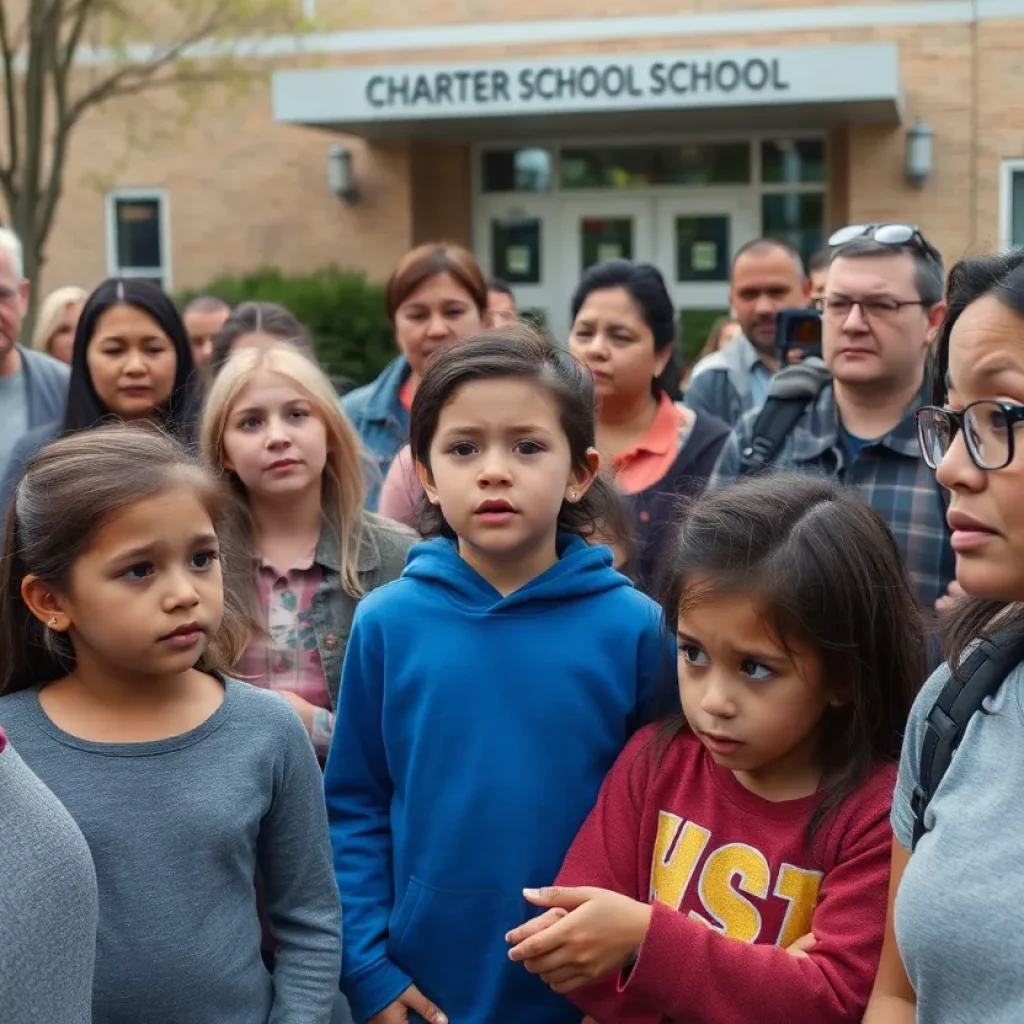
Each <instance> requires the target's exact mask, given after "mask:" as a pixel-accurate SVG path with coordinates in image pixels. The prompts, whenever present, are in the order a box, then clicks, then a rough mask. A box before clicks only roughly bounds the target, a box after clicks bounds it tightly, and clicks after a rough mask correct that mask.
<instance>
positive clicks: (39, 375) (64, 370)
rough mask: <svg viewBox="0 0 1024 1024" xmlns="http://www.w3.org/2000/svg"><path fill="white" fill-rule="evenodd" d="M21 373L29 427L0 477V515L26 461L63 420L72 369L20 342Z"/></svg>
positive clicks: (19, 440) (45, 441) (48, 438)
mask: <svg viewBox="0 0 1024 1024" xmlns="http://www.w3.org/2000/svg"><path fill="white" fill-rule="evenodd" d="M18 353H19V354H20V355H21V373H22V377H23V378H24V380H25V398H26V403H27V406H28V430H27V431H26V432H25V433H24V434H22V435H21V437H20V438H19V439H18V441H17V443H16V444H15V445H14V448H13V449H12V451H11V457H10V460H9V462H8V464H7V469H6V471H5V472H4V474H3V476H2V478H0V516H2V515H3V513H4V510H5V509H6V508H7V504H8V502H9V501H10V500H11V497H12V495H13V494H14V486H15V484H16V483H17V482H18V480H19V478H20V477H21V471H22V469H23V468H24V466H25V463H26V462H28V460H29V459H30V458H32V456H33V455H35V453H36V452H37V451H38V450H39V449H40V448H42V447H43V445H45V444H48V443H49V442H50V441H52V440H53V438H55V437H56V436H57V434H58V433H59V432H60V426H61V423H62V422H63V420H64V406H65V404H66V403H67V397H68V382H69V381H70V379H71V369H70V367H68V366H66V365H65V364H64V363H61V362H58V361H57V360H56V359H53V358H52V357H51V356H48V355H44V354H43V353H42V352H36V351H34V350H33V349H30V348H24V347H23V346H21V345H19V346H18Z"/></svg>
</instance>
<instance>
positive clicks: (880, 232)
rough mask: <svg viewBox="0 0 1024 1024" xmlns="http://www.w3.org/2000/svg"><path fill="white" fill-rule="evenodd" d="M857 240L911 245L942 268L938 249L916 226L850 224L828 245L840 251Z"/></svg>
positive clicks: (832, 238) (829, 241)
mask: <svg viewBox="0 0 1024 1024" xmlns="http://www.w3.org/2000/svg"><path fill="white" fill-rule="evenodd" d="M857 238H870V239H872V240H874V241H876V242H881V244H882V245H892V246H903V245H911V246H913V247H914V248H915V249H917V250H918V252H921V253H924V255H925V256H927V257H928V258H929V259H931V260H934V261H935V262H936V263H937V264H938V265H939V266H940V267H941V266H942V257H941V256H940V255H939V251H938V249H936V248H935V246H933V245H932V244H931V243H930V242H929V241H928V239H926V238H925V237H924V235H922V234H921V231H920V229H919V228H918V227H917V225H916V224H848V225H847V226H846V227H845V228H840V229H839V230H838V231H836V232H833V234H832V235H831V236H830V237H829V240H828V244H829V247H830V248H832V249H838V248H841V247H842V246H844V245H847V244H848V243H850V242H852V241H854V240H855V239H857Z"/></svg>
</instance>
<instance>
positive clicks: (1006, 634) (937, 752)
mask: <svg viewBox="0 0 1024 1024" xmlns="http://www.w3.org/2000/svg"><path fill="white" fill-rule="evenodd" d="M1022 660H1024V633H1022V632H1021V630H1020V629H1019V627H1018V628H1015V629H1004V630H1003V631H1001V632H997V633H993V634H992V635H991V636H988V637H986V638H985V639H984V640H982V641H981V643H980V644H978V646H977V647H976V648H975V649H974V650H973V651H972V652H971V654H970V656H969V657H968V658H967V660H966V661H965V662H964V664H963V665H962V666H961V668H960V671H959V672H957V673H952V674H951V675H950V677H949V680H948V681H947V682H946V685H945V686H943V688H942V692H941V693H940V694H939V697H938V700H936V702H935V704H934V705H933V706H932V709H931V711H929V712H928V718H927V719H926V720H925V732H924V739H923V741H922V743H921V765H920V771H919V778H918V784H917V786H916V787H915V789H914V794H913V796H912V797H911V801H910V809H911V811H912V812H913V815H914V837H913V841H912V843H911V849H912V850H913V849H915V848H916V847H917V844H918V842H919V841H920V839H921V837H922V836H923V835H924V834H925V832H927V831H928V829H927V827H926V826H925V823H924V815H925V811H926V810H927V809H928V805H929V804H930V803H931V801H932V798H933V797H934V796H935V791H936V790H937V789H938V788H939V783H940V782H941V781H942V778H943V776H944V775H945V774H946V772H947V771H948V769H949V766H950V763H951V762H952V760H953V755H954V754H955V753H956V749H957V747H958V746H960V741H961V740H962V739H963V738H964V733H965V732H966V731H967V726H968V724H969V723H970V721H971V719H972V718H973V717H974V715H975V714H977V712H979V711H980V710H981V709H982V706H983V704H984V702H985V699H986V698H987V697H990V696H991V695H992V694H993V693H995V692H996V690H998V689H999V687H1000V686H1001V685H1002V683H1003V680H1005V679H1006V677H1007V676H1008V675H1009V674H1010V672H1011V671H1012V670H1013V669H1014V668H1016V666H1017V665H1018V664H1020V662H1021V661H1022Z"/></svg>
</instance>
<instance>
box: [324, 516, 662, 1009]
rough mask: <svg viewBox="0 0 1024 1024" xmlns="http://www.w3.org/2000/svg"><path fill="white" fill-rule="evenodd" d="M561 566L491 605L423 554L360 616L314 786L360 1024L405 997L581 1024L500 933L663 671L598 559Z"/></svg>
mask: <svg viewBox="0 0 1024 1024" xmlns="http://www.w3.org/2000/svg"><path fill="white" fill-rule="evenodd" d="M558 546H559V561H558V562H556V563H555V564H554V565H553V566H551V568H550V569H548V570H547V571H546V572H544V573H542V574H541V575H540V576H538V577H537V578H536V579H534V580H532V581H531V582H530V583H528V584H526V585H525V586H524V587H522V588H521V589H519V590H517V591H516V592H515V593H513V594H510V595H509V596H508V597H503V596H502V595H501V594H500V593H498V591H496V590H495V589H494V588H493V587H492V586H491V585H490V584H489V583H488V582H487V581H486V580H484V579H483V577H481V576H480V575H479V574H478V573H477V572H476V571H475V570H473V569H472V568H470V566H469V565H468V564H467V563H466V562H465V561H463V559H462V558H461V557H460V556H459V554H458V551H457V550H456V547H455V545H454V544H453V543H451V542H449V541H446V540H434V541H427V542H425V543H422V544H417V545H416V546H415V547H413V548H412V550H411V551H410V552H409V558H408V562H407V564H406V568H405V572H404V573H403V574H402V576H401V578H399V579H398V580H395V581H394V582H393V583H390V584H388V585H387V586H385V587H381V588H379V589H378V590H375V591H373V592H372V593H370V594H368V595H367V596H366V597H365V598H363V600H362V601H361V602H360V605H359V608H358V610H357V612H356V616H355V620H354V623H353V626H352V633H351V636H350V638H349V642H348V650H347V653H346V657H345V666H344V669H343V671H342V677H341V678H342V682H341V694H340V698H339V703H338V715H337V721H336V725H335V731H334V740H333V742H332V744H331V752H330V756H329V757H328V760H327V766H326V771H325V776H324V786H325V789H326V794H327V810H328V814H329V817H330V823H331V842H332V845H333V847H334V866H335V872H336V874H337V878H338V887H339V889H340V891H341V900H342V908H343V910H342V913H343V921H344V925H343V928H342V936H343V956H342V977H341V987H342V989H343V990H344V992H345V994H346V995H347V996H348V998H349V1002H350V1004H351V1006H352V1011H353V1014H354V1016H355V1018H356V1020H357V1021H360V1022H362V1021H366V1020H368V1019H369V1018H370V1017H372V1016H373V1015H374V1014H376V1013H379V1012H380V1011H381V1010H382V1009H384V1007H386V1006H387V1005H388V1004H389V1003H391V1002H393V1001H394V1000H395V999H396V998H397V997H398V996H399V995H400V994H401V993H402V992H403V991H404V990H405V989H406V988H407V987H408V986H409V985H411V984H414V983H415V984H416V986H417V987H418V988H419V989H420V991H421V992H423V994H424V995H425V996H426V997H427V998H428V999H430V1000H432V1001H433V1002H434V1004H435V1005H436V1006H438V1007H439V1008H440V1009H441V1010H442V1011H443V1012H444V1013H445V1014H446V1015H447V1016H448V1019H449V1020H450V1021H451V1022H452V1024H508V1022H510V1021H513V1022H517V1024H518V1022H524V1024H525V1022H529V1024H579V1018H580V1013H579V1010H577V1009H575V1008H574V1007H572V1006H571V1005H570V1004H569V1003H568V1002H567V1001H565V1000H564V999H563V998H562V997H561V996H558V995H555V994H554V993H552V991H551V990H550V989H549V988H548V987H547V985H545V984H544V982H543V981H542V980H541V979H540V978H538V977H536V976H534V975H532V974H530V973H529V972H527V971H526V969H525V968H524V967H523V966H522V965H521V964H515V963H512V962H511V961H510V960H509V959H508V950H509V946H508V944H507V943H506V942H505V933H506V932H508V931H509V930H510V929H512V928H515V927H517V926H518V925H520V924H522V923H523V922H524V921H526V920H528V919H529V918H531V917H534V916H535V915H536V914H537V913H538V911H537V910H536V908H534V907H532V906H531V905H530V904H528V903H527V902H526V901H525V900H524V899H523V896H522V890H523V889H524V888H530V887H537V886H543V885H549V884H551V883H552V882H553V881H554V879H555V876H556V874H557V873H558V870H559V868H560V867H561V864H562V859H563V858H564V856H565V854H566V852H567V851H568V849H569V846H570V844H571V843H572V841H573V839H574V838H575V836H576V832H577V831H578V829H579V828H580V826H581V825H582V823H583V820H584V818H585V817H586V816H587V814H588V813H589V812H590V810H591V809H592V807H593V806H594V803H595V801H596V798H597V793H598V789H599V788H600V786H601V782H602V781H603V779H604V777H605V774H606V773H607V771H608V769H609V768H611V766H612V763H613V762H614V760H615V758H616V757H617V755H618V754H619V753H620V751H621V750H622V748H623V746H624V745H625V743H626V741H627V739H628V738H629V737H630V735H631V734H632V733H633V732H634V731H635V729H636V728H637V726H638V724H640V723H641V722H643V721H644V720H646V719H648V718H649V717H650V712H651V708H652V704H653V702H655V701H656V700H657V696H656V695H657V694H658V693H659V692H664V691H663V689H662V688H663V687H664V686H665V685H666V683H668V684H669V685H670V686H671V685H672V684H671V682H670V680H671V678H672V675H673V674H672V668H673V667H674V652H673V650H672V644H671V643H670V641H669V639H668V637H667V635H666V633H665V630H664V628H663V626H662V620H661V614H660V611H659V609H658V608H657V606H656V605H655V604H654V603H653V602H652V601H651V600H650V599H649V598H647V597H645V596H644V595H643V594H641V593H639V592H638V591H637V590H634V589H633V587H632V586H631V584H630V582H629V581H628V580H627V579H626V578H625V577H624V576H621V575H620V574H619V573H617V572H616V571H615V570H614V569H613V568H612V555H611V552H610V551H609V549H608V548H606V547H590V546H588V545H587V544H586V543H585V542H584V541H583V540H581V539H580V538H578V537H574V536H570V535H565V536H560V537H559V541H558ZM672 688H673V689H674V686H673V687H672ZM414 1019H416V1018H415V1015H414Z"/></svg>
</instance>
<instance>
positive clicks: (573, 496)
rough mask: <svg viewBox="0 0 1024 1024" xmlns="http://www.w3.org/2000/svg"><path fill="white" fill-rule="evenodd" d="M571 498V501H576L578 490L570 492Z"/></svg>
mask: <svg viewBox="0 0 1024 1024" xmlns="http://www.w3.org/2000/svg"><path fill="white" fill-rule="evenodd" d="M569 500H570V501H575V500H576V492H575V491H570V492H569Z"/></svg>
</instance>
